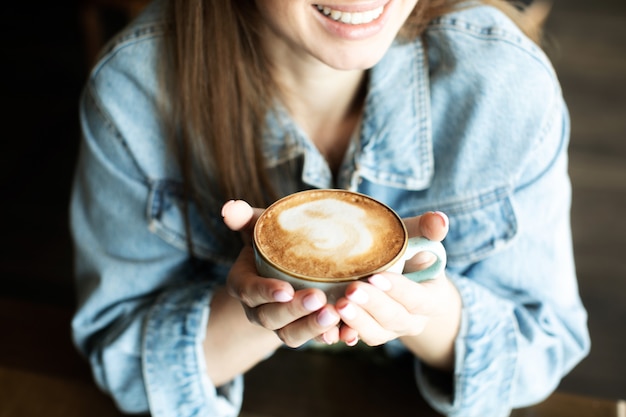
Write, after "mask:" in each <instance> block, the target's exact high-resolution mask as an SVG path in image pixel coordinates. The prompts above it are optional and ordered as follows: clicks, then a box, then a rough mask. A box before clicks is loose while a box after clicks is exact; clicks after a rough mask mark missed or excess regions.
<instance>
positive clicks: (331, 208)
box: [278, 198, 374, 257]
mask: <svg viewBox="0 0 626 417" xmlns="http://www.w3.org/2000/svg"><path fill="white" fill-rule="evenodd" d="M278 223H279V224H280V226H281V227H282V228H284V229H285V230H287V231H289V232H291V233H295V234H297V235H298V239H297V241H299V242H300V243H299V244H297V245H296V246H294V247H292V248H291V250H293V251H294V252H296V253H298V255H301V256H306V254H307V253H310V252H311V249H312V248H314V250H315V252H316V255H317V256H329V257H330V256H336V255H337V253H343V254H345V255H347V256H358V255H363V254H365V253H367V252H368V251H369V250H371V248H372V246H373V243H374V237H373V235H372V233H371V232H370V230H369V229H368V226H367V213H366V211H365V210H363V209H361V208H359V207H357V206H355V205H353V204H350V203H346V202H345V201H341V200H337V199H334V198H325V199H321V200H316V201H310V202H306V203H303V204H301V205H299V206H296V207H292V208H289V209H287V210H285V211H284V212H282V213H281V214H280V216H279V218H278Z"/></svg>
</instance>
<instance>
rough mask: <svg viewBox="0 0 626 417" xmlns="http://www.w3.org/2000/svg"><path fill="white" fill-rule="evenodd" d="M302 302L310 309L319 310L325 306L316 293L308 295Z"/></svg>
mask: <svg viewBox="0 0 626 417" xmlns="http://www.w3.org/2000/svg"><path fill="white" fill-rule="evenodd" d="M302 304H303V305H304V308H306V309H307V310H308V311H317V310H319V309H320V308H322V307H324V303H323V302H322V301H321V300H319V299H318V298H317V297H316V296H315V295H307V296H306V297H304V300H302Z"/></svg>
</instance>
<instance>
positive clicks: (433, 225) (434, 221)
mask: <svg viewBox="0 0 626 417" xmlns="http://www.w3.org/2000/svg"><path fill="white" fill-rule="evenodd" d="M404 224H405V225H406V228H407V231H408V232H409V237H413V236H424V237H426V238H428V239H430V240H437V241H442V240H443V239H444V238H445V237H446V235H447V234H448V229H449V227H450V222H449V219H448V216H446V214H445V213H442V212H440V211H431V212H428V213H424V214H422V215H421V216H415V217H409V218H406V219H404Z"/></svg>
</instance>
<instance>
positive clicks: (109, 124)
mask: <svg viewBox="0 0 626 417" xmlns="http://www.w3.org/2000/svg"><path fill="white" fill-rule="evenodd" d="M87 88H88V89H89V93H90V94H89V95H90V97H86V98H85V99H87V100H89V99H91V100H92V101H93V105H94V107H95V109H96V110H97V111H98V112H99V113H100V115H101V116H102V119H103V120H104V126H105V127H106V128H107V129H108V130H109V131H110V132H111V133H112V134H113V136H114V137H115V138H116V139H117V140H118V142H119V144H120V145H121V146H122V149H123V150H124V152H125V153H126V154H127V155H128V157H129V159H130V160H131V161H132V163H133V165H134V167H135V169H136V170H137V172H138V173H139V174H140V175H141V177H142V178H141V183H142V184H143V185H145V186H148V185H149V180H148V175H147V174H146V172H145V171H144V170H143V169H142V168H141V165H140V164H139V162H138V161H137V159H136V158H135V156H134V154H133V152H132V151H131V149H130V147H129V146H128V142H127V141H126V139H125V138H124V135H122V133H121V132H120V131H119V129H118V128H117V126H116V124H115V123H114V122H113V118H112V117H111V115H110V114H109V113H108V112H107V111H106V110H105V109H104V106H103V104H102V101H101V100H100V96H99V95H98V93H97V89H96V88H95V86H94V85H93V81H91V82H89V83H88V84H87ZM116 168H117V167H116ZM117 169H118V170H119V168H117Z"/></svg>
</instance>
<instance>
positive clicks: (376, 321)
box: [336, 213, 461, 369]
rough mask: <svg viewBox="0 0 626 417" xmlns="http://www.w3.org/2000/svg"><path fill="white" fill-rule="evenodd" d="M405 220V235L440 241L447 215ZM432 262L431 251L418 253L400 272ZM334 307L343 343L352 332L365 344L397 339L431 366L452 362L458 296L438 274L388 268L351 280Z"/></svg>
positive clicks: (444, 365)
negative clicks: (409, 274) (416, 275)
mask: <svg viewBox="0 0 626 417" xmlns="http://www.w3.org/2000/svg"><path fill="white" fill-rule="evenodd" d="M405 223H406V225H407V229H408V230H409V235H410V236H418V235H421V236H425V237H427V238H429V239H431V240H443V238H444V237H445V235H446V234H447V232H448V220H447V217H446V216H445V215H443V214H441V213H426V214H424V215H422V216H418V217H413V218H411V219H407V220H405ZM433 261H434V259H433V258H432V255H431V254H427V253H423V254H418V255H416V257H414V258H413V259H411V260H410V261H409V262H407V264H406V266H405V271H414V270H417V269H423V268H425V267H427V266H428V265H430V264H431V263H432V262H433ZM336 308H337V311H338V312H339V314H340V316H341V319H342V320H343V323H344V325H342V328H341V331H340V338H341V340H344V341H346V343H348V341H351V340H353V339H354V337H355V333H356V334H358V337H359V338H360V339H361V340H363V342H364V343H366V344H368V345H371V346H376V345H381V344H384V343H386V342H388V341H390V340H393V339H397V338H400V339H401V340H402V342H404V344H405V345H406V346H407V347H408V348H409V349H411V350H412V351H413V352H414V353H415V354H416V355H418V356H420V357H421V358H422V359H423V360H425V361H426V362H428V363H429V364H431V365H432V366H436V367H439V368H444V369H445V368H450V367H451V366H452V359H453V356H454V349H453V342H454V338H455V337H456V334H457V332H458V327H459V323H460V314H461V300H460V296H459V294H458V292H457V290H456V288H455V287H454V286H453V285H452V283H451V282H450V281H449V280H448V279H447V278H446V277H445V274H444V273H442V274H441V275H440V276H438V277H436V278H435V279H433V280H429V281H424V282H421V283H416V282H413V281H411V280H409V279H408V278H406V277H405V276H403V275H400V274H395V273H391V272H384V273H381V274H377V275H373V276H372V277H370V278H369V279H368V280H367V281H356V282H354V283H353V284H351V285H350V286H349V287H348V288H347V290H346V296H345V297H344V298H341V299H339V300H338V301H337V303H336Z"/></svg>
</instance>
